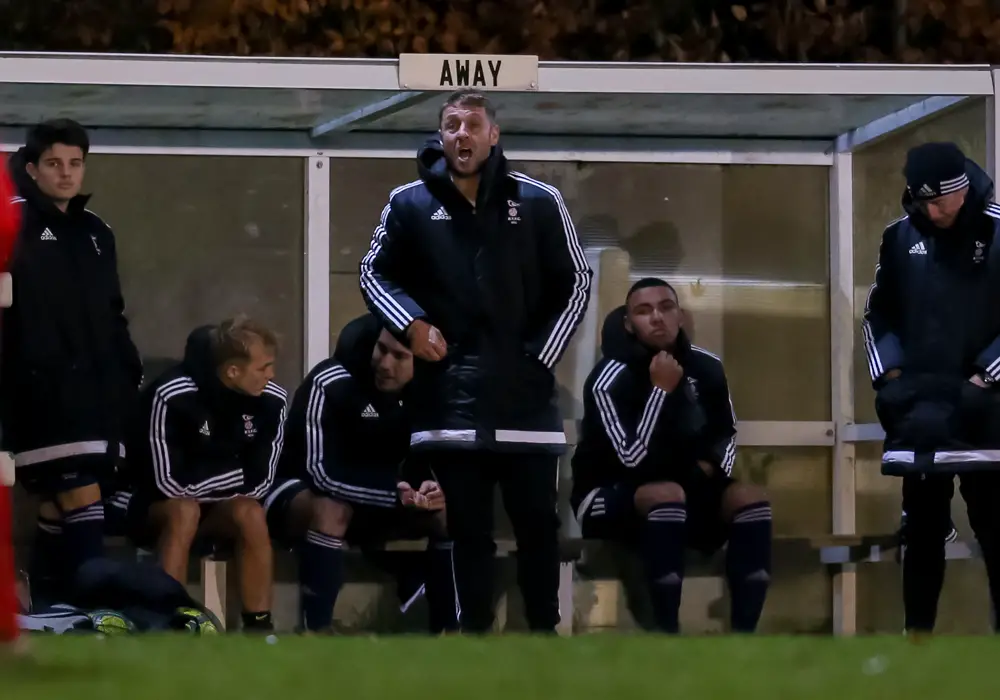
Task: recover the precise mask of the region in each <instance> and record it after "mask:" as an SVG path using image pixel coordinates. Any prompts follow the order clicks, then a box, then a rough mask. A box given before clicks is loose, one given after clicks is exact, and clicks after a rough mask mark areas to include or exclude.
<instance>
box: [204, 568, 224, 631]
mask: <svg viewBox="0 0 1000 700" xmlns="http://www.w3.org/2000/svg"><path fill="white" fill-rule="evenodd" d="M226 573H227V572H226V562H224V561H215V560H214V559H202V560H201V600H202V603H203V604H204V605H205V607H206V608H208V609H209V610H211V611H212V613H213V614H214V615H215V616H216V617H217V618H219V621H220V622H222V624H223V625H224V626H225V627H226V628H227V629H228V627H229V621H228V620H227V618H226V607H227V606H226V591H227V586H226Z"/></svg>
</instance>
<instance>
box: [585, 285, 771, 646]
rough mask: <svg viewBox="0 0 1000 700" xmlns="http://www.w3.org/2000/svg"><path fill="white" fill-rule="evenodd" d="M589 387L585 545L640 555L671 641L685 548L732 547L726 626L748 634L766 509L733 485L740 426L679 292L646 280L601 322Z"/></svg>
mask: <svg viewBox="0 0 1000 700" xmlns="http://www.w3.org/2000/svg"><path fill="white" fill-rule="evenodd" d="M601 350H602V353H603V355H604V357H603V358H602V359H601V361H600V362H599V363H598V364H597V366H596V367H595V368H594V370H593V371H592V372H591V373H590V376H589V377H588V378H587V382H586V384H585V385H584V417H583V425H582V428H581V436H580V443H579V446H578V447H577V450H576V452H575V454H574V455H573V494H572V498H571V501H572V504H573V508H574V510H575V512H576V514H577V518H578V519H579V521H580V525H581V527H582V530H583V536H584V537H585V538H589V539H620V540H624V541H625V542H626V543H628V544H634V545H638V547H639V549H640V552H641V555H642V558H643V560H644V563H645V566H646V571H647V574H648V580H649V590H650V595H651V598H652V604H653V610H654V614H655V615H656V624H657V626H658V627H659V628H660V629H661V630H662V631H664V632H668V633H676V632H678V626H679V625H678V616H679V611H680V602H681V584H682V580H683V577H684V570H683V565H684V548H685V546H686V545H689V546H691V547H693V548H696V549H699V550H702V551H703V552H706V553H708V552H712V551H714V550H717V549H718V548H719V547H721V546H722V545H723V544H724V543H725V542H726V541H727V540H728V542H729V546H728V549H727V551H726V576H727V579H728V583H729V589H730V594H731V598H732V611H731V627H732V630H733V631H737V632H753V631H754V630H755V629H756V626H757V622H758V620H759V618H760V614H761V610H762V609H763V606H764V598H765V596H766V592H767V586H768V583H769V582H770V567H771V562H770V560H771V506H770V504H769V503H768V501H767V497H766V495H765V494H764V493H763V492H762V491H761V490H760V489H758V488H756V487H754V486H751V485H748V484H740V483H737V482H736V481H735V480H734V479H733V478H732V468H733V461H734V459H735V456H736V416H735V415H734V411H733V407H732V401H731V399H730V396H729V388H728V385H727V383H726V376H725V373H724V371H723V368H722V363H721V362H720V361H719V358H717V357H716V356H715V355H712V354H711V353H709V352H707V351H705V350H702V349H701V348H698V347H695V346H693V345H691V343H690V341H689V340H688V338H687V336H686V335H685V333H684V331H683V329H682V328H681V311H680V307H679V305H678V301H677V294H676V292H675V291H674V289H673V288H672V287H671V286H670V285H669V284H667V283H666V282H664V281H663V280H660V279H652V278H647V279H643V280H641V281H639V282H636V283H635V284H634V285H633V286H632V289H631V290H629V293H628V296H627V297H626V300H625V307H623V308H619V309H616V310H615V311H612V312H611V314H609V316H608V318H607V320H606V321H605V323H604V329H603V337H602V344H601Z"/></svg>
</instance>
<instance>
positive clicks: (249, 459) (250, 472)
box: [126, 326, 287, 502]
mask: <svg viewBox="0 0 1000 700" xmlns="http://www.w3.org/2000/svg"><path fill="white" fill-rule="evenodd" d="M210 330H211V326H202V327H200V328H196V329H195V330H194V331H192V332H191V334H190V335H189V336H188V339H187V346H186V348H185V350H184V360H183V361H182V362H181V363H180V364H178V365H177V366H176V367H174V368H173V369H170V370H167V371H166V372H165V373H164V374H163V375H161V376H160V377H159V378H158V379H156V380H155V381H153V382H151V383H150V384H149V385H148V386H147V387H146V388H144V389H143V390H142V393H141V394H140V397H139V410H138V412H137V416H136V421H135V423H134V425H133V429H132V430H131V431H130V435H131V440H130V441H129V444H128V459H127V462H126V464H127V473H128V475H129V480H130V481H131V486H132V488H133V489H134V491H135V492H136V493H137V494H139V495H141V496H144V497H145V498H146V499H149V500H159V499H163V498H192V499H195V500H197V501H200V502H211V501H221V500H227V499H230V498H234V497H236V496H249V497H251V498H263V497H264V495H265V494H266V493H267V491H268V490H269V489H270V487H271V484H272V483H273V481H274V477H275V474H276V472H277V467H278V458H279V457H280V455H281V448H282V443H283V441H284V420H285V405H286V400H287V394H286V393H285V391H284V389H282V388H281V387H280V386H278V385H277V384H275V383H274V382H268V383H267V386H266V387H265V388H264V392H263V393H262V394H261V395H260V396H249V395H247V394H243V393H240V392H237V391H234V390H232V389H229V388H228V387H226V386H225V385H224V384H223V383H222V381H221V380H220V379H219V377H218V374H217V372H216V367H215V361H214V358H213V357H212V353H211V344H210V340H209V338H210V335H209V333H210Z"/></svg>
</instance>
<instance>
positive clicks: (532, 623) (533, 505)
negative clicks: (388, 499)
mask: <svg viewBox="0 0 1000 700" xmlns="http://www.w3.org/2000/svg"><path fill="white" fill-rule="evenodd" d="M425 458H426V461H427V466H429V467H430V469H431V470H432V472H433V474H434V476H435V478H436V479H437V481H438V483H439V484H440V486H441V489H442V490H443V491H444V497H445V503H446V508H447V514H448V531H449V535H450V537H451V539H452V541H453V542H454V558H455V560H454V565H455V579H456V584H457V588H458V600H459V604H460V606H461V615H460V618H459V624H460V626H461V629H462V631H464V632H471V633H486V632H489V631H490V630H491V629H492V627H493V621H494V613H495V611H494V597H493V589H494V565H495V557H496V542H495V541H494V539H493V532H494V520H493V501H494V493H495V487H496V485H497V484H499V485H500V492H501V495H502V496H503V504H504V509H505V510H506V511H507V516H508V517H509V518H510V522H511V525H512V526H513V528H514V538H515V540H516V541H517V582H518V586H519V587H520V589H521V595H522V596H523V598H524V608H525V615H526V616H527V620H528V626H529V627H530V628H531V630H532V631H534V632H553V631H555V627H556V625H557V624H558V623H559V513H558V505H557V495H558V486H557V483H556V480H557V477H558V471H559V458H558V457H557V456H555V455H546V454H504V453H495V452H487V451H472V450H455V451H439V452H438V451H436V452H429V453H427V454H426V456H425Z"/></svg>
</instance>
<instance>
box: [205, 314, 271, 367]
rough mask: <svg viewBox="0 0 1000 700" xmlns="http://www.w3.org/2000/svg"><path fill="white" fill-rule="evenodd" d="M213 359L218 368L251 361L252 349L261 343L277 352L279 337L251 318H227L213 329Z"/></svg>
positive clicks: (242, 316) (241, 316) (240, 316)
mask: <svg viewBox="0 0 1000 700" xmlns="http://www.w3.org/2000/svg"><path fill="white" fill-rule="evenodd" d="M211 337H212V357H213V359H214V360H215V366H216V367H222V366H223V365H225V364H228V363H230V362H239V361H243V362H245V361H247V360H249V359H250V347H251V346H252V345H253V344H254V342H261V343H263V344H264V347H265V348H267V349H268V350H272V351H274V352H277V350H278V335H277V334H276V333H275V332H274V331H272V330H271V329H270V328H267V327H266V326H264V325H263V324H261V323H258V322H257V321H254V320H253V319H251V318H250V317H249V316H246V315H242V314H241V315H239V316H236V317H235V318H227V319H226V320H225V321H223V322H222V323H220V324H219V325H218V326H216V327H215V328H213V329H212V334H211Z"/></svg>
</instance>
